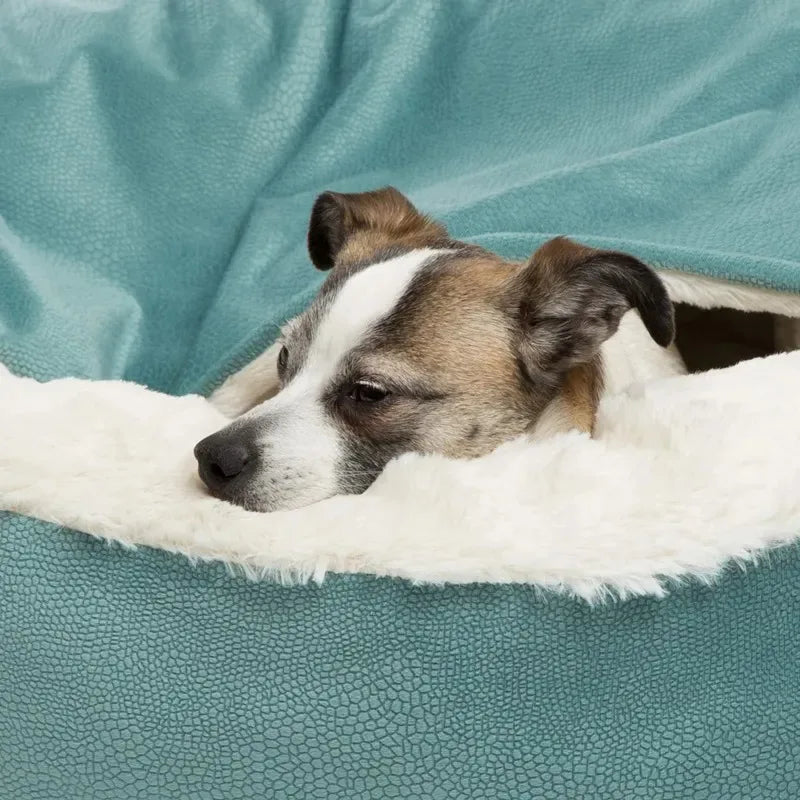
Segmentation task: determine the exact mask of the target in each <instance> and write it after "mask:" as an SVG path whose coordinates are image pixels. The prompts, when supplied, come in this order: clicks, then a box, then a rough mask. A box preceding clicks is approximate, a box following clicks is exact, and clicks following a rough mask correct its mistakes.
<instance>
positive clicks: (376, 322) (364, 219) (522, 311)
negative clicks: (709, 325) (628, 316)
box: [194, 187, 675, 511]
mask: <svg viewBox="0 0 800 800" xmlns="http://www.w3.org/2000/svg"><path fill="white" fill-rule="evenodd" d="M308 252H309V255H310V258H311V261H312V263H313V264H314V265H315V266H316V267H317V268H318V269H320V270H326V271H328V273H329V274H328V276H327V278H326V280H325V281H324V283H323V284H322V286H321V288H320V290H319V293H318V295H317V296H316V298H315V299H314V301H313V302H312V303H311V305H310V306H309V307H308V309H307V310H306V311H304V312H303V313H302V314H300V315H299V316H298V317H296V318H294V319H292V320H291V321H290V322H288V323H287V324H286V325H285V326H284V328H283V329H282V332H281V336H280V339H279V342H278V343H277V345H276V346H275V349H274V350H272V351H271V352H272V353H274V352H275V350H277V353H278V355H277V359H276V363H275V365H274V366H275V367H276V368H277V376H278V387H277V388H278V391H277V393H276V394H274V396H272V397H269V398H268V399H266V400H265V401H263V402H260V403H258V404H256V405H255V406H254V407H253V408H252V409H251V410H249V411H248V412H246V413H244V414H243V415H242V416H240V417H239V418H237V419H235V420H234V421H233V422H231V424H229V425H228V426H227V427H225V428H223V429H222V430H220V431H218V432H217V433H214V434H213V435H211V436H209V437H207V438H205V439H203V440H202V441H201V442H199V443H198V444H197V446H196V447H195V451H194V453H195V456H196V458H197V462H198V470H199V475H200V477H201V479H202V480H203V481H204V483H205V484H206V486H207V487H208V489H209V491H210V492H211V493H212V494H213V495H215V496H216V497H218V498H221V499H224V500H227V501H229V502H231V503H234V504H236V505H239V506H243V507H244V508H247V509H251V510H254V511H274V510H283V509H291V508H297V507H300V506H304V505H308V504H311V503H314V502H316V501H319V500H323V499H325V498H328V497H331V496H333V495H337V494H348V493H360V492H363V491H364V490H365V489H367V487H369V486H370V484H372V483H373V481H374V480H375V479H376V478H377V476H378V475H379V474H380V473H381V471H382V470H383V469H384V467H385V466H386V464H387V463H388V462H389V461H390V460H392V459H394V458H396V457H397V456H399V455H401V454H403V453H408V452H416V453H439V454H443V455H445V456H448V457H452V458H475V457H479V456H482V455H484V454H486V453H489V452H490V451H492V450H494V449H495V448H497V447H498V445H500V444H501V443H503V442H506V441H508V440H510V439H513V438H516V437H519V436H522V435H525V434H528V435H530V436H532V437H534V438H542V437H544V436H547V435H550V434H552V433H555V432H557V431H562V430H568V429H577V430H581V431H586V432H589V433H591V432H592V429H593V427H594V420H595V413H596V410H597V406H598V402H599V399H600V396H601V392H602V390H603V362H602V354H601V345H603V343H604V342H606V340H607V339H608V338H609V337H610V336H611V335H612V334H614V332H615V331H616V330H617V328H618V326H619V325H620V320H621V319H622V317H623V315H624V314H625V313H626V312H627V311H629V310H630V309H635V310H636V311H637V312H638V315H639V317H640V318H641V322H642V323H643V325H644V328H645V329H646V330H647V332H648V333H649V335H650V337H652V339H653V340H654V341H655V342H656V343H657V344H658V345H660V346H661V347H667V346H668V345H669V344H670V343H671V342H672V339H673V336H674V329H675V325H674V312H673V307H672V303H671V302H670V299H669V296H668V294H667V291H666V289H665V287H664V285H663V284H662V282H661V280H660V279H659V277H658V276H657V275H656V273H655V272H654V271H653V270H652V269H650V267H648V266H646V265H645V264H643V263H642V262H641V261H639V260H637V259H636V258H634V257H633V256H631V255H627V254H625V253H621V252H615V251H609V250H596V249H592V248H589V247H586V246H583V245H581V244H578V243H576V242H574V241H571V240H570V239H567V238H563V237H559V238H555V239H552V240H551V241H548V242H547V243H546V244H544V245H543V246H542V247H540V248H539V249H538V250H537V251H536V252H535V253H534V254H533V255H532V256H531V258H530V259H529V260H528V261H527V262H526V263H521V262H512V261H507V260H504V259H503V258H501V257H499V256H497V255H495V254H494V253H491V252H489V251H487V250H485V249H483V248H482V247H479V246H476V245H474V244H468V243H465V242H461V241H456V240H454V239H452V238H451V237H450V235H449V234H448V232H447V230H446V229H445V228H444V227H443V226H442V225H441V224H439V223H438V222H435V221H433V220H432V219H430V218H429V217H427V216H425V215H424V214H422V213H420V212H419V211H418V210H417V209H416V208H415V207H414V206H413V205H412V203H411V202H410V201H409V200H408V199H407V198H406V197H405V196H404V195H403V194H401V193H400V192H399V191H397V190H396V189H394V188H392V187H387V188H383V189H379V190H376V191H371V192H363V193H357V194H341V193H336V192H324V193H323V194H321V195H320V196H319V197H318V198H317V199H316V201H315V203H314V205H313V209H312V212H311V219H310V223H309V228H308ZM250 390H251V391H253V392H254V393H257V391H255V390H254V387H250Z"/></svg>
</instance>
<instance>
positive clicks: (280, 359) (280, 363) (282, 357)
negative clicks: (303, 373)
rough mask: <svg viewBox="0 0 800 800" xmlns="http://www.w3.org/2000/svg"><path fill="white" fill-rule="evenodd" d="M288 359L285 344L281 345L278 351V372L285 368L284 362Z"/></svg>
mask: <svg viewBox="0 0 800 800" xmlns="http://www.w3.org/2000/svg"><path fill="white" fill-rule="evenodd" d="M288 360H289V351H288V350H287V349H286V345H284V346H283V347H281V351H280V353H278V372H283V371H284V370H285V369H286V362H287V361H288Z"/></svg>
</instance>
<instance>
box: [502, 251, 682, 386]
mask: <svg viewBox="0 0 800 800" xmlns="http://www.w3.org/2000/svg"><path fill="white" fill-rule="evenodd" d="M509 302H511V303H513V304H515V305H514V306H513V307H515V308H516V316H517V325H518V331H519V351H520V356H521V358H522V361H523V363H524V364H525V365H526V368H527V370H528V372H529V375H530V376H531V377H533V378H535V379H537V380H543V381H546V382H551V383H554V382H558V381H559V380H560V376H562V375H563V374H564V373H565V372H566V371H567V370H569V369H571V368H572V367H574V366H576V365H578V364H584V363H587V362H589V361H591V360H592V359H593V358H594V357H595V356H596V355H597V354H598V352H599V349H600V346H601V345H602V344H603V342H604V341H605V340H606V339H608V338H609V337H610V336H611V335H612V334H613V333H614V332H615V331H616V330H617V327H618V325H619V322H620V319H621V318H622V315H623V314H625V312H627V311H628V310H629V309H631V308H635V309H636V310H637V311H638V312H639V316H640V317H641V319H642V322H643V323H644V325H645V327H646V328H647V330H648V332H649V333H650V335H651V336H652V337H653V339H654V340H655V341H656V342H657V343H658V344H660V345H661V346H663V347H666V346H667V345H668V344H669V343H670V342H671V341H672V337H673V334H674V317H673V311H672V303H671V302H670V299H669V296H668V295H667V291H666V289H665V287H664V285H663V283H662V282H661V280H660V278H659V277H658V276H657V275H656V273H655V272H654V271H653V270H652V269H650V268H649V267H648V266H646V265H645V264H643V263H642V262H641V261H639V260H638V259H636V258H634V257H633V256H630V255H628V254H626V253H619V252H616V251H612V250H594V249H592V248H589V247H585V246H583V245H581V244H578V243H576V242H571V241H570V240H569V239H563V238H559V239H555V240H552V241H550V242H547V243H546V244H545V245H543V246H542V247H541V248H539V250H537V251H536V252H535V253H534V254H533V256H532V257H531V260H530V261H529V262H528V264H527V265H526V266H525V267H523V268H522V270H521V271H520V272H519V273H518V274H517V275H516V276H515V277H514V279H513V281H512V285H511V287H510V293H509Z"/></svg>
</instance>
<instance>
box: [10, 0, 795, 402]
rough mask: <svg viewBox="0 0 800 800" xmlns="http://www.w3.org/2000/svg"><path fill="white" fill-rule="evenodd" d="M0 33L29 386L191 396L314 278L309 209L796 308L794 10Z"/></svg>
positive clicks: (115, 5)
mask: <svg viewBox="0 0 800 800" xmlns="http://www.w3.org/2000/svg"><path fill="white" fill-rule="evenodd" d="M93 6H94V7H95V8H97V9H98V10H97V11H94V12H92V11H91V10H90V9H91V8H92V7H93ZM2 13H3V26H2V31H1V34H0V35H2V39H0V42H1V46H0V120H2V124H0V214H2V217H3V220H4V222H0V321H2V328H0V360H3V361H6V362H11V363H12V364H13V365H14V366H15V367H17V368H18V369H19V370H20V371H22V372H24V373H27V374H35V375H36V376H37V377H41V378H46V377H54V376H60V375H66V374H72V375H82V376H89V377H125V378H129V379H131V380H135V381H138V382H140V383H146V384H148V385H150V386H153V387H155V388H158V389H164V390H167V391H175V392H177V391H189V390H191V391H194V390H197V389H207V388H208V387H209V386H210V385H211V384H212V383H213V382H214V381H215V380H218V379H219V377H220V376H221V374H222V373H223V372H224V371H225V370H226V369H230V368H231V366H232V365H233V364H234V363H242V362H243V361H244V360H245V359H246V358H247V356H248V355H253V354H255V353H256V352H258V351H259V350H260V349H263V347H264V345H265V344H266V343H267V342H269V341H270V340H271V339H272V338H273V337H274V335H275V333H276V326H277V325H278V324H280V323H281V322H283V321H284V319H285V317H286V315H287V314H290V313H292V312H294V311H296V310H297V309H299V308H300V307H301V306H302V305H303V304H304V303H305V302H306V300H307V299H308V297H309V296H310V295H311V293H312V292H313V290H314V288H315V287H316V285H317V284H318V282H319V280H320V277H319V275H317V274H315V273H314V271H313V269H311V267H310V265H309V263H308V259H307V256H306V253H305V246H304V234H305V226H306V222H307V218H308V213H309V209H310V207H311V203H312V200H313V197H314V196H315V194H316V193H318V192H319V191H321V190H322V189H324V188H335V189H344V190H346V189H364V188H372V187H375V186H378V185H380V184H382V183H387V182H391V183H394V184H396V185H397V186H398V187H399V188H400V189H402V190H404V191H406V192H408V193H410V194H411V196H412V197H413V199H415V200H416V201H417V202H418V203H419V204H420V206H421V207H422V208H424V209H425V210H428V211H430V212H431V213H433V214H435V215H436V216H438V217H441V218H443V219H444V220H445V221H446V222H447V223H448V224H449V226H450V228H451V230H452V231H453V233H454V234H455V235H457V236H459V237H476V238H477V239H478V240H479V241H481V242H483V243H485V244H487V245H488V246H490V247H493V248H495V249H497V250H500V251H502V252H503V253H506V254H508V255H514V256H517V257H525V256H527V255H529V254H530V253H531V252H532V251H533V249H534V248H535V247H536V246H537V245H538V244H539V243H540V242H541V241H542V240H543V239H544V238H546V237H548V236H551V235H555V234H559V233H568V234H572V235H574V236H577V237H580V238H582V239H585V240H587V241H593V242H602V243H606V244H610V245H618V246H620V247H624V248H627V249H629V250H631V251H633V252H635V253H637V254H639V255H640V256H642V257H645V258H648V259H651V260H652V259H656V260H658V261H660V262H663V263H665V264H668V265H670V266H675V267H690V268H692V269H694V270H699V271H703V272H711V273H713V274H717V275H725V276H733V277H739V278H742V279H746V280H752V281H755V282H757V283H761V284H765V285H774V286H777V287H782V288H787V289H793V290H800V257H799V256H798V253H800V246H799V245H800V241H799V234H798V226H797V219H798V216H800V199H798V198H800V170H798V169H797V164H798V163H800V137H798V136H797V131H798V130H800V80H798V74H797V64H798V63H800V26H799V25H798V15H797V13H796V9H795V8H794V7H793V4H792V3H783V2H774V3H753V2H752V0H717V1H716V2H696V3H681V4H674V3H671V4H664V5H663V6H658V7H654V6H653V4H648V7H647V11H646V12H645V11H643V9H642V5H641V3H640V2H638V0H603V2H596V0H586V2H570V3H553V2H544V0H535V1H534V2H521V1H520V2H517V1H516V0H515V1H513V2H512V1H510V0H492V2H490V3H486V2H484V0H467V1H466V2H462V3H458V4H448V3H440V2H434V1H433V0H402V1H401V0H315V1H314V2H311V1H309V0H302V2H301V1H300V0H285V2H261V3H259V2H255V0H235V2H224V3H223V2H220V3H215V2H211V1H210V0H193V1H192V0H178V2H167V0H151V2H146V3H145V2H136V0H129V2H125V0H111V2H102V3H96V4H92V3H89V2H86V3H82V4H76V3H63V4H61V3H40V4H37V3H33V2H32V0H16V1H15V2H12V3H10V4H8V3H6V4H4V7H3V12H2ZM87 310H90V311H91V313H87Z"/></svg>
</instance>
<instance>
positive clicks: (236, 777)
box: [0, 518, 800, 800]
mask: <svg viewBox="0 0 800 800" xmlns="http://www.w3.org/2000/svg"><path fill="white" fill-rule="evenodd" d="M769 561H770V562H771V563H770V564H765V565H764V566H762V567H758V568H755V569H751V570H749V571H748V572H747V573H746V574H745V573H743V572H741V571H739V570H734V571H732V572H731V574H729V575H728V576H727V577H726V578H725V579H724V580H723V581H722V583H721V584H720V585H718V586H716V587H714V588H708V587H701V586H692V587H688V588H683V589H679V590H677V591H676V592H675V593H674V594H673V595H671V596H669V597H668V598H667V599H665V600H655V599H647V600H634V601H629V602H626V603H617V604H613V605H608V606H603V607H599V608H594V609H591V608H589V607H588V606H586V605H585V604H584V603H582V602H579V601H573V600H569V599H566V598H559V597H548V598H542V597H540V596H537V593H536V592H535V591H533V590H531V589H528V588H523V587H510V586H467V587H459V588H456V587H451V588H447V589H441V588H434V587H428V588H421V587H414V586H410V585H408V584H407V583H404V582H402V581H393V580H388V579H373V578H369V577H364V576H361V577H354V576H349V577H348V576H344V577H342V576H339V577H333V578H331V579H329V580H327V581H326V582H325V583H324V584H322V585H321V586H316V585H313V586H301V587H281V586H277V585H274V584H265V583H262V584H252V583H249V582H247V581H246V580H245V579H243V578H232V577H231V576H230V575H229V574H228V573H227V572H226V571H225V570H224V569H223V568H221V567H217V566H199V567H193V566H191V565H190V564H188V563H187V562H185V561H184V560H182V559H180V558H177V557H174V556H170V555H167V554H165V553H158V552H155V551H147V550H140V551H136V552H130V551H124V550H122V549H120V548H117V547H113V548H110V547H108V546H107V545H105V544H102V543H99V542H97V541H95V540H92V539H89V538H88V537H85V536H83V535H80V534H73V533H69V532H62V531H59V530H57V529H55V528H53V527H51V526H48V525H45V524H42V523H32V522H30V521H27V520H25V521H23V520H21V519H19V518H16V519H14V518H11V519H10V524H9V520H8V519H7V520H6V525H5V532H4V536H3V538H2V540H0V564H2V580H0V608H2V614H1V615H0V643H1V644H2V660H0V698H2V715H0V752H2V755H3V758H2V762H0V763H1V764H2V766H0V797H2V798H4V800H5V799H6V798H8V800H12V799H13V800H60V799H63V798H68V799H69V800H89V799H90V798H91V800H145V798H147V800H151V799H152V800H155V798H159V799H160V798H193V800H194V799H195V798H196V799H197V800H205V799H206V798H215V799H216V798H219V799H220V800H240V798H267V797H269V798H272V797H275V798H316V797H318V798H341V799H342V800H356V799H357V798H391V797H397V798H402V797H409V798H412V797H413V798H437V799H439V800H450V798H459V800H460V799H461V798H473V797H474V798H509V800H512V799H513V800H517V799H518V798H572V797H574V798H587V799H588V798H604V799H605V798H625V799H626V800H627V798H635V797H642V798H648V800H650V799H651V798H663V799H664V800H686V798H715V799H716V800H723V799H724V800H754V798H765V800H766V799H767V798H768V799H769V800H776V799H778V798H785V799H786V800H790V798H794V797H798V796H800V637H798V635H797V620H798V619H799V618H800V550H797V549H789V550H785V551H781V552H780V553H777V554H775V555H773V556H772V557H771V558H770V559H769Z"/></svg>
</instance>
